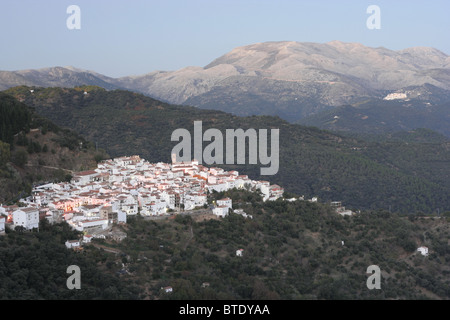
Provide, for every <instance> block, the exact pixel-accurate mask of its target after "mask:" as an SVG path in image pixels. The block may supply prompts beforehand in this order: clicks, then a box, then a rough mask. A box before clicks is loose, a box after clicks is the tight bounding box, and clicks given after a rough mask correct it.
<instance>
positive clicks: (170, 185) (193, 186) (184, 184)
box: [0, 155, 284, 248]
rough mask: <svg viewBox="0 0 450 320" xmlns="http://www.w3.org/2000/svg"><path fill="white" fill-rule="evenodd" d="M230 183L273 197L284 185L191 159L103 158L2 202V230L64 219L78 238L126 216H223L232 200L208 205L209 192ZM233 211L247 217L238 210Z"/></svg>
mask: <svg viewBox="0 0 450 320" xmlns="http://www.w3.org/2000/svg"><path fill="white" fill-rule="evenodd" d="M233 188H237V189H247V190H251V191H257V190H258V191H259V192H260V193H261V195H262V197H263V200H264V201H272V200H276V199H278V198H280V197H282V196H283V193H284V190H283V188H281V187H280V186H278V185H270V183H269V182H267V181H254V180H251V179H249V178H248V176H246V175H239V173H238V172H237V171H225V170H223V169H221V168H216V167H211V168H208V167H205V166H203V165H201V164H199V163H198V161H196V160H193V161H189V162H177V161H176V157H175V155H173V156H172V163H171V164H168V163H162V162H159V163H149V162H148V161H146V160H144V159H141V158H140V157H139V156H137V155H134V156H127V157H120V158H115V159H109V160H104V161H102V162H100V163H98V165H97V168H96V169H95V170H89V171H82V172H77V173H75V174H74V175H73V177H72V179H71V181H70V182H60V183H48V184H44V185H40V186H36V187H34V188H33V190H32V195H31V196H29V197H27V198H24V199H21V200H20V203H21V204H22V206H18V205H12V206H3V205H1V206H0V232H5V226H6V227H9V228H11V229H16V230H17V228H19V229H23V230H33V229H34V228H37V229H38V228H39V221H40V220H42V219H46V220H47V221H48V222H49V223H58V222H62V221H65V222H67V223H68V224H69V225H70V226H71V227H72V228H73V229H75V230H77V231H80V232H83V233H84V237H83V240H82V241H85V242H90V239H91V238H92V237H94V238H95V237H104V232H103V233H102V231H105V230H108V229H109V228H111V226H112V225H114V224H124V223H126V222H127V217H129V216H134V215H138V214H139V215H141V216H144V217H157V216H170V215H174V214H177V213H179V212H181V211H183V212H189V211H191V210H194V209H203V208H209V209H210V210H211V211H212V213H211V214H213V215H216V216H218V217H225V216H227V215H228V214H229V212H230V210H232V207H233V204H232V200H231V199H229V198H224V199H221V200H218V201H216V202H215V203H213V204H211V205H209V204H208V202H207V194H208V193H210V192H214V191H217V192H222V191H226V190H230V189H233ZM234 212H235V213H237V214H241V215H243V216H244V217H247V215H246V214H245V212H243V211H242V210H239V209H237V210H234ZM66 246H67V247H68V248H71V247H78V246H80V241H79V240H74V241H68V242H66Z"/></svg>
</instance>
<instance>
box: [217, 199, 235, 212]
mask: <svg viewBox="0 0 450 320" xmlns="http://www.w3.org/2000/svg"><path fill="white" fill-rule="evenodd" d="M217 206H226V207H228V208H230V209H231V208H232V207H233V201H232V200H231V199H230V198H223V199H220V200H217Z"/></svg>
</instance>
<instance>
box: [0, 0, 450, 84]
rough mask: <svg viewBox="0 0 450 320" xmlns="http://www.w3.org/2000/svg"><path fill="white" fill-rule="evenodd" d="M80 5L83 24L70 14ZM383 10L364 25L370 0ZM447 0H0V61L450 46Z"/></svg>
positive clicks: (125, 71)
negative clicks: (280, 46)
mask: <svg viewBox="0 0 450 320" xmlns="http://www.w3.org/2000/svg"><path fill="white" fill-rule="evenodd" d="M69 5H77V6H78V7H79V8H80V9H81V14H80V22H81V24H80V27H81V29H79V30H76V29H75V30H70V29H69V28H68V27H67V25H66V20H67V19H68V18H69V16H70V14H68V13H66V10H67V7H68V6H69ZM370 5H377V6H379V8H380V10H381V14H380V17H381V20H380V21H381V29H379V30H377V29H374V30H370V29H368V28H367V26H366V20H367V19H368V18H369V16H370V15H371V14H368V13H367V12H366V10H367V8H368V6H370ZM449 16H450V1H449V0H430V1H417V0H408V1H406V0H405V1H404V0H394V1H392V0H391V1H377V0H371V1H366V0H346V1H340V0H315V1H312V0H305V1H302V0H270V1H269V0H183V1H182V0H154V1H153V0H131V1H130V0H129V1H125V0H89V1H85V0H71V1H66V0H39V1H37V0H0V41H1V42H0V43H1V45H0V70H20V69H30V68H43V67H51V66H69V65H71V66H74V67H78V68H82V69H88V70H92V71H96V72H99V73H102V74H105V75H108V76H112V77H119V76H125V75H137V74H144V73H148V72H151V71H155V70H176V69H179V68H182V67H186V66H205V65H207V64H208V63H209V62H211V61H212V60H214V59H215V58H217V57H219V56H221V55H223V54H225V53H227V52H228V51H230V50H232V49H233V48H235V47H238V46H243V45H247V44H252V43H257V42H264V41H281V40H289V41H308V42H319V43H324V42H328V41H332V40H341V41H345V42H360V43H362V44H364V45H367V46H370V47H380V46H382V47H386V48H388V49H393V50H399V49H404V48H408V47H414V46H430V47H435V48H437V49H439V50H441V51H443V52H445V53H446V54H450V40H449V39H450V36H449V31H450V17H449Z"/></svg>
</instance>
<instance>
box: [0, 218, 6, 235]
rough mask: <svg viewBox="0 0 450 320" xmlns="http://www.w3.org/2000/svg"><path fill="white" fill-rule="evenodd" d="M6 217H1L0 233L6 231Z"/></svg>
mask: <svg viewBox="0 0 450 320" xmlns="http://www.w3.org/2000/svg"><path fill="white" fill-rule="evenodd" d="M5 221H6V219H5V217H0V234H4V233H5Z"/></svg>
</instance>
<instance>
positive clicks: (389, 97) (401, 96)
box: [383, 92, 408, 100]
mask: <svg viewBox="0 0 450 320" xmlns="http://www.w3.org/2000/svg"><path fill="white" fill-rule="evenodd" d="M406 98H408V95H407V94H406V93H403V92H394V93H389V94H388V95H387V96H386V97H384V98H383V100H399V99H400V100H405V99H406Z"/></svg>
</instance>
